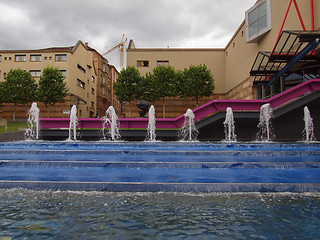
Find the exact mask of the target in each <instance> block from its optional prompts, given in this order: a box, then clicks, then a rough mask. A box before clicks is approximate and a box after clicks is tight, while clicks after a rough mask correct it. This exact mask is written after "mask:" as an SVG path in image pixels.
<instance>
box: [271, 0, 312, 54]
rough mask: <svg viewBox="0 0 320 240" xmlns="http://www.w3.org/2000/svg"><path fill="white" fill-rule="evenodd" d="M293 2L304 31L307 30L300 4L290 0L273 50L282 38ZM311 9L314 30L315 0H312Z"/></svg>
mask: <svg viewBox="0 0 320 240" xmlns="http://www.w3.org/2000/svg"><path fill="white" fill-rule="evenodd" d="M292 2H293V3H294V6H295V8H296V11H297V14H298V17H299V20H300V24H301V26H302V29H303V30H304V31H306V27H305V25H304V22H303V19H302V16H301V13H300V10H299V7H298V4H297V1H296V0H289V4H288V6H287V10H286V13H285V14H284V18H283V20H282V23H281V26H280V29H279V32H278V36H277V39H276V41H275V43H274V46H273V49H272V52H273V50H274V48H275V47H276V44H277V42H278V40H279V38H280V35H281V32H282V29H283V26H284V24H285V22H286V20H287V16H288V13H289V10H290V7H291V4H292ZM310 9H311V29H312V31H314V9H313V0H310Z"/></svg>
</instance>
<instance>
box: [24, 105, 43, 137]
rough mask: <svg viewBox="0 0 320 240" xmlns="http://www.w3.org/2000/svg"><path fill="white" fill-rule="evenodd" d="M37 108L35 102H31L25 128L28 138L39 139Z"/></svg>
mask: <svg viewBox="0 0 320 240" xmlns="http://www.w3.org/2000/svg"><path fill="white" fill-rule="evenodd" d="M39 112H40V110H39V108H38V106H37V103H35V102H34V103H32V105H31V108H30V109H29V112H28V115H29V116H28V128H27V129H26V133H25V136H26V138H27V139H28V140H38V139H39Z"/></svg>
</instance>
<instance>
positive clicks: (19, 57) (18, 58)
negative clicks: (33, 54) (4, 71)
mask: <svg viewBox="0 0 320 240" xmlns="http://www.w3.org/2000/svg"><path fill="white" fill-rule="evenodd" d="M15 61H16V62H25V61H26V55H16V56H15Z"/></svg>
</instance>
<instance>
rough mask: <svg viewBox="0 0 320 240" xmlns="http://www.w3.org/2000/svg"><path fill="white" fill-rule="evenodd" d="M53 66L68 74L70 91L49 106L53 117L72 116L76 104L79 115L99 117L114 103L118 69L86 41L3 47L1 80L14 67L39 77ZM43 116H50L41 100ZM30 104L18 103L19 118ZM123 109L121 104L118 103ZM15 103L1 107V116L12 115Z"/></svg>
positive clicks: (7, 116)
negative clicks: (33, 47)
mask: <svg viewBox="0 0 320 240" xmlns="http://www.w3.org/2000/svg"><path fill="white" fill-rule="evenodd" d="M48 66H51V67H56V68H58V69H60V71H61V73H62V74H63V75H64V76H65V77H66V78H65V81H66V83H67V88H68V90H69V95H68V96H67V97H66V99H65V100H66V101H65V103H57V104H56V105H55V106H54V107H50V113H49V116H50V117H69V113H70V107H71V106H72V105H76V106H77V111H78V113H77V115H78V117H82V118H83V117H96V116H101V115H102V114H104V113H105V111H106V109H107V108H108V107H109V106H110V105H111V104H112V103H117V101H116V99H114V98H113V94H112V86H113V82H114V81H115V80H116V78H117V75H118V72H117V70H116V69H115V68H114V67H113V66H112V65H109V64H108V60H107V59H106V58H104V57H103V56H102V55H101V54H99V53H98V52H97V51H96V50H95V49H93V48H91V47H89V46H88V44H87V43H83V42H82V41H78V42H77V43H76V44H75V45H74V46H71V47H52V48H45V49H39V50H0V81H4V80H5V76H6V74H7V73H8V72H9V71H10V70H11V69H18V68H20V69H22V70H25V71H28V72H30V73H31V75H32V76H33V77H34V78H35V79H36V81H38V80H39V79H40V76H41V74H42V72H43V69H44V68H46V67H48ZM38 106H39V108H40V117H47V116H48V113H47V112H48V111H47V109H46V108H45V106H44V105H42V104H40V103H39V104H38ZM29 107H30V105H19V106H18V108H17V118H20V119H25V118H26V114H27V112H28V109H29ZM116 107H118V108H119V109H120V105H119V104H116ZM12 109H13V107H12V104H5V105H3V106H2V108H1V113H0V117H2V118H6V119H11V118H12V112H13V110H12Z"/></svg>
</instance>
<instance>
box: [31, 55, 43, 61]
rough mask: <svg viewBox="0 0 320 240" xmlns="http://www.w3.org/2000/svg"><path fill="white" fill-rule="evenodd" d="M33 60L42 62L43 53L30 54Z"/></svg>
mask: <svg viewBox="0 0 320 240" xmlns="http://www.w3.org/2000/svg"><path fill="white" fill-rule="evenodd" d="M30 61H31V62H41V55H30Z"/></svg>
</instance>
